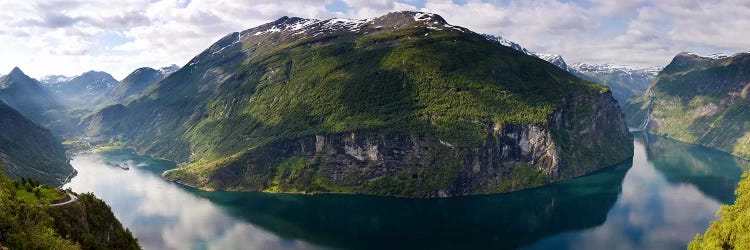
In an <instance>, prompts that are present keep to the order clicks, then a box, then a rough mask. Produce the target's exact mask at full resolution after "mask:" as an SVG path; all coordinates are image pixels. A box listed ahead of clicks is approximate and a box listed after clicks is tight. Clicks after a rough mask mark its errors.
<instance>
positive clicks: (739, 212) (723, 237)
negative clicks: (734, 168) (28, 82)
mask: <svg viewBox="0 0 750 250" xmlns="http://www.w3.org/2000/svg"><path fill="white" fill-rule="evenodd" d="M735 194H736V195H737V199H736V200H735V201H734V204H732V205H723V206H721V209H719V212H718V213H717V214H718V216H720V218H719V219H717V220H716V221H714V222H712V223H711V226H709V228H708V230H706V232H705V233H704V234H703V235H701V234H698V235H697V236H695V239H693V241H692V242H690V245H688V249H690V250H703V249H707V250H713V249H717V250H718V249H722V250H727V249H750V174H748V173H747V172H746V173H745V174H743V175H742V181H740V185H739V187H737V190H736V191H735Z"/></svg>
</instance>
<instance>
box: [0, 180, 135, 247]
mask: <svg viewBox="0 0 750 250" xmlns="http://www.w3.org/2000/svg"><path fill="white" fill-rule="evenodd" d="M66 198H67V195H65V194H63V193H62V191H59V190H56V189H52V188H48V187H46V186H43V185H39V182H38V181H33V180H27V179H22V180H15V181H14V180H11V179H10V178H8V177H6V176H5V175H4V174H2V172H0V246H5V247H10V248H11V249H138V248H139V247H138V243H137V241H136V240H135V239H134V238H133V236H132V235H131V233H130V231H127V230H124V229H123V228H122V226H121V225H120V223H119V222H118V221H117V219H116V218H115V217H114V215H113V214H112V211H111V210H110V208H109V206H107V205H106V204H104V202H103V201H101V200H99V199H97V198H96V197H94V196H93V195H92V194H81V195H78V201H77V202H73V203H71V204H68V205H64V206H60V207H49V206H47V205H50V204H52V203H54V202H56V201H60V200H64V199H66ZM76 208H84V209H85V213H83V214H76V213H71V212H70V211H74V210H76Z"/></svg>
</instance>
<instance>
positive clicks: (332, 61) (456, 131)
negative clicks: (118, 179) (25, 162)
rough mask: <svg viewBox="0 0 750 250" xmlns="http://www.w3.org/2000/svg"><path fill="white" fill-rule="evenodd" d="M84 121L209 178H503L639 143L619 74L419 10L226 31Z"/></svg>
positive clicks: (489, 183)
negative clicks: (612, 86)
mask: <svg viewBox="0 0 750 250" xmlns="http://www.w3.org/2000/svg"><path fill="white" fill-rule="evenodd" d="M84 124H85V125H86V126H88V127H87V129H88V132H89V135H92V136H102V137H106V138H111V139H114V140H116V141H119V142H122V143H124V144H125V145H128V146H132V147H134V148H136V149H138V150H139V151H141V152H144V153H148V154H153V155H156V156H159V157H164V158H168V159H172V160H175V161H177V162H183V163H185V165H184V166H183V167H181V168H178V169H175V170H171V171H169V172H167V173H165V176H166V177H167V178H169V179H172V180H176V181H179V182H181V183H184V184H187V185H192V186H197V187H201V188H204V189H228V190H249V191H269V192H347V193H367V194H379V195H396V196H411V197H438V196H453V195H467V194H477V193H493V192H504V191H511V190H518V189H522V188H527V187H531V186H537V185H542V184H544V183H549V182H552V181H556V180H560V179H565V178H570V177H573V176H579V175H583V174H586V173H589V172H591V171H593V170H596V169H599V168H601V167H604V166H608V165H612V164H614V163H617V162H620V161H622V160H625V159H627V158H628V157H630V156H632V142H631V139H632V137H631V136H630V134H629V133H628V131H627V127H626V126H625V123H624V118H623V117H622V115H621V113H620V110H619V108H618V106H617V104H616V102H615V100H614V99H613V98H612V96H611V92H610V91H609V89H608V88H606V87H604V86H602V85H598V84H594V83H591V82H587V81H584V80H580V79H578V78H576V77H575V76H573V75H571V74H569V73H567V72H565V71H563V70H561V69H559V68H557V67H555V66H554V65H551V64H549V63H546V62H544V61H543V60H541V59H539V58H536V57H531V56H528V55H525V54H523V53H521V52H518V51H515V50H513V49H511V48H508V47H505V46H501V45H499V44H497V43H496V42H492V41H489V40H487V39H486V38H485V37H483V36H481V35H479V34H476V33H474V32H471V31H469V30H467V29H464V28H461V27H456V26H452V25H450V24H448V23H447V22H446V21H445V20H443V18H441V17H440V16H437V15H434V14H429V13H415V12H396V13H390V14H388V15H385V16H381V17H378V18H374V19H366V20H346V19H331V20H323V21H321V20H311V19H302V18H288V17H284V18H281V19H279V20H277V21H275V22H272V23H268V24H264V25H261V26H259V27H256V28H252V29H249V30H246V31H243V32H237V33H232V34H229V35H227V36H226V37H224V38H222V39H220V40H219V41H218V42H216V43H215V44H214V45H212V46H211V47H210V48H208V49H206V50H205V51H203V52H202V53H201V54H199V55H198V56H196V57H195V58H193V59H192V60H191V61H190V62H189V63H188V64H187V65H186V66H184V67H183V68H182V69H180V70H179V71H177V72H175V73H173V74H172V75H170V76H169V77H167V78H166V79H164V80H162V81H160V82H158V83H156V84H155V85H154V86H153V87H151V88H149V89H148V90H146V92H145V93H144V94H143V95H142V96H140V97H139V98H138V99H135V100H134V101H132V102H130V103H128V104H127V105H126V106H122V105H119V106H113V107H110V108H106V109H104V110H102V112H100V113H98V114H95V115H92V116H89V117H88V118H87V119H86V120H85V121H84ZM605 145H606V146H605Z"/></svg>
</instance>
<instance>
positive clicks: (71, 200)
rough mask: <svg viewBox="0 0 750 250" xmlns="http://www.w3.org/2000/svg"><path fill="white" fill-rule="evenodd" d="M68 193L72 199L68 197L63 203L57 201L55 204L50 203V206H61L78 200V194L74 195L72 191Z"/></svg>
mask: <svg viewBox="0 0 750 250" xmlns="http://www.w3.org/2000/svg"><path fill="white" fill-rule="evenodd" d="M67 194H68V197H70V199H68V200H67V201H65V202H62V203H55V204H50V205H49V206H50V207H59V206H64V205H67V204H70V203H71V202H75V201H77V200H78V197H77V196H75V195H73V194H71V193H67Z"/></svg>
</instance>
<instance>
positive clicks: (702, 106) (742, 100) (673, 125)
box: [624, 53, 750, 159]
mask: <svg viewBox="0 0 750 250" xmlns="http://www.w3.org/2000/svg"><path fill="white" fill-rule="evenodd" d="M749 95H750V53H739V54H736V55H733V56H721V57H704V56H699V55H696V54H692V53H681V54H679V55H677V56H676V57H675V58H674V59H673V60H672V62H671V63H670V64H669V65H668V66H667V67H666V68H664V70H663V71H662V72H661V73H660V74H659V75H658V76H657V79H656V81H655V82H654V84H653V85H652V86H651V87H649V90H648V91H647V92H646V93H645V94H644V95H643V96H641V97H640V98H637V99H634V100H632V101H631V102H630V103H629V104H628V105H627V106H626V107H625V109H624V110H625V112H626V114H627V116H628V122H629V125H630V126H633V127H642V128H645V129H647V130H648V131H650V132H652V133H655V134H659V135H664V136H668V137H672V138H675V139H678V140H681V141H686V142H693V143H698V144H702V145H706V146H709V147H714V148H718V149H721V150H723V151H726V152H730V153H732V154H735V155H737V156H740V157H742V158H746V159H747V158H749V157H750V132H748V131H750V109H748V107H750V106H749V104H750V98H749V97H750V96H749Z"/></svg>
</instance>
